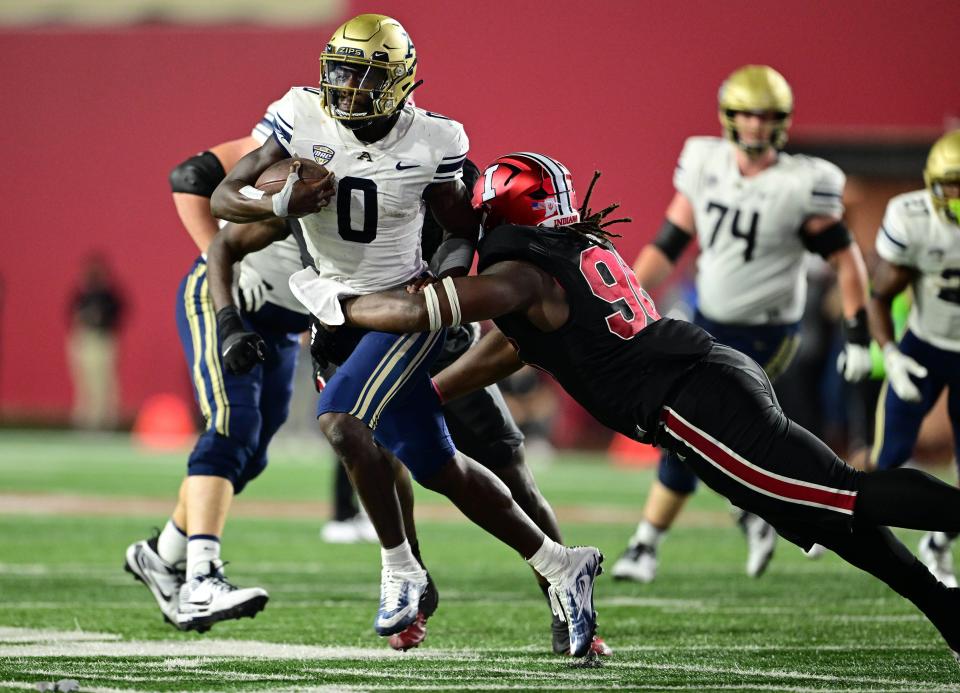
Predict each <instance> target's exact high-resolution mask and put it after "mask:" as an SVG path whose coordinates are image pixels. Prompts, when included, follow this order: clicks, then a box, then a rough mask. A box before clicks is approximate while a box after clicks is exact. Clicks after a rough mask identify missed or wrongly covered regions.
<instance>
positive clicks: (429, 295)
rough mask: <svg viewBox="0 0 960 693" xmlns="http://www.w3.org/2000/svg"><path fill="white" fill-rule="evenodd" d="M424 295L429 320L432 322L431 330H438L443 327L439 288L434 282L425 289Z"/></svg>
mask: <svg viewBox="0 0 960 693" xmlns="http://www.w3.org/2000/svg"><path fill="white" fill-rule="evenodd" d="M423 297H424V299H425V300H426V302H427V321H428V322H429V323H430V331H431V332H436V331H437V330H439V329H441V328H442V327H443V322H442V321H441V320H440V297H439V296H437V289H436V287H435V286H434V285H433V284H428V285H427V286H426V287H424V289H423Z"/></svg>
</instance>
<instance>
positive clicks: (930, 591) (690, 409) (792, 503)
mask: <svg viewBox="0 0 960 693" xmlns="http://www.w3.org/2000/svg"><path fill="white" fill-rule="evenodd" d="M657 443H658V444H660V445H662V446H663V447H666V448H668V449H670V450H671V451H673V452H676V453H677V454H679V455H680V456H681V458H683V459H684V461H685V462H686V464H687V465H689V466H690V468H691V470H693V472H694V473H695V474H696V475H697V476H698V477H700V479H701V480H703V482H704V483H706V484H707V485H708V486H710V487H711V488H712V489H714V490H715V491H717V492H718V493H720V494H721V495H723V496H726V497H727V498H728V499H730V501H731V502H732V503H733V504H734V505H736V506H737V507H740V508H743V509H744V510H747V511H749V512H752V513H755V514H757V515H759V516H761V517H762V518H764V519H765V520H767V521H768V522H769V523H770V524H772V525H773V526H774V527H775V528H776V530H777V532H778V533H779V534H781V535H782V536H783V537H784V538H786V539H788V540H790V541H792V542H794V543H796V544H798V545H799V546H801V547H803V548H804V549H808V548H810V546H812V545H813V544H822V545H823V546H826V547H828V548H830V549H832V550H833V551H835V552H836V553H837V554H838V555H839V556H841V557H842V558H844V559H845V560H847V561H848V562H850V563H851V564H853V565H855V566H857V567H858V568H860V569H862V570H864V571H866V572H868V573H870V574H871V575H874V576H875V577H877V578H879V579H880V580H883V581H884V582H885V583H887V584H888V585H889V586H890V587H891V588H893V589H894V590H895V591H896V592H898V593H899V594H901V595H902V596H904V597H906V598H907V599H909V600H910V601H911V602H913V603H914V604H915V605H916V606H917V607H918V608H919V609H920V610H921V611H922V612H923V613H924V614H925V615H926V616H927V617H928V618H929V619H930V620H931V621H932V622H933V624H934V625H935V626H937V628H938V629H939V630H940V632H941V634H942V635H943V637H944V638H945V639H946V640H947V642H948V644H950V646H951V647H952V648H953V649H957V650H960V590H958V589H948V588H946V587H944V586H943V585H942V584H941V583H939V582H938V581H937V580H936V579H935V578H934V577H933V575H931V574H930V571H928V570H927V569H926V567H925V566H924V565H923V564H922V563H920V561H918V560H917V559H916V558H915V557H914V556H913V554H911V553H910V551H908V550H907V548H906V547H904V546H903V544H901V543H900V542H899V541H898V540H897V539H896V538H895V537H894V536H893V534H892V533H891V532H890V530H889V529H887V526H888V525H889V526H895V527H905V528H911V529H923V530H934V531H937V530H938V531H956V530H960V489H957V488H954V487H952V486H949V485H948V484H944V483H943V482H941V481H939V480H937V479H935V478H933V477H931V476H929V475H928V474H925V473H923V472H919V471H916V470H906V469H892V470H887V471H884V472H879V473H875V474H865V473H863V472H860V471H858V470H856V469H853V468H852V467H850V466H849V465H847V464H845V463H844V462H843V461H842V460H841V459H840V458H839V457H837V456H836V455H835V454H834V453H833V451H832V450H830V448H828V447H827V446H826V445H825V444H824V443H823V442H821V441H820V440H819V439H817V438H816V437H815V436H813V435H812V434H811V433H809V432H808V431H806V430H805V429H804V428H802V427H801V426H798V425H797V424H795V423H793V422H792V421H791V420H790V419H788V418H787V417H786V416H785V415H784V413H783V411H782V410H781V409H780V406H779V404H778V403H777V399H776V396H775V395H774V393H773V388H772V387H771V386H770V381H769V380H768V379H767V376H766V374H764V372H763V370H762V369H761V368H760V366H758V365H757V364H756V363H755V362H754V361H752V360H751V359H749V358H748V357H746V356H744V355H743V354H741V353H740V352H738V351H736V350H734V349H730V348H729V347H725V346H722V345H716V346H714V347H713V349H712V350H711V351H710V353H709V354H708V355H707V356H706V357H704V359H703V360H702V361H701V362H700V363H699V364H698V365H697V366H695V367H694V368H693V369H692V370H691V371H690V372H689V373H688V374H687V375H686V376H685V377H684V378H683V380H682V381H680V382H679V383H678V387H677V388H675V391H674V393H673V394H672V395H671V396H670V397H668V399H667V401H666V402H665V404H664V407H663V411H662V413H661V426H660V430H659V433H658V437H657Z"/></svg>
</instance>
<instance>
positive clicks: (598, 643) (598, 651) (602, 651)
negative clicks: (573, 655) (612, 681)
mask: <svg viewBox="0 0 960 693" xmlns="http://www.w3.org/2000/svg"><path fill="white" fill-rule="evenodd" d="M590 652H592V653H593V654H595V655H599V656H601V657H609V656H610V655H612V654H613V650H612V649H611V648H610V646H609V645H608V644H607V643H605V642H604V641H603V638H601V637H599V636H596V635H594V636H593V642H592V643H590Z"/></svg>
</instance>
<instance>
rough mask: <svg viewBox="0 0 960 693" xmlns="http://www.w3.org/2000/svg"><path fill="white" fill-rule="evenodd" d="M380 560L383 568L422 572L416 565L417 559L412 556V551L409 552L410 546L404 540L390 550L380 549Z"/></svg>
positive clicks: (418, 565)
mask: <svg viewBox="0 0 960 693" xmlns="http://www.w3.org/2000/svg"><path fill="white" fill-rule="evenodd" d="M380 560H381V562H382V563H383V567H384V568H393V569H394V570H403V571H415V570H423V568H421V567H420V564H419V563H417V559H416V557H415V556H414V555H413V551H411V550H410V544H409V542H408V541H407V540H406V539H404V540H403V543H402V544H399V545H397V546H394V547H393V548H392V549H385V548H383V547H381V548H380Z"/></svg>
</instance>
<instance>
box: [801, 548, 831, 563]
mask: <svg viewBox="0 0 960 693" xmlns="http://www.w3.org/2000/svg"><path fill="white" fill-rule="evenodd" d="M826 552H827V547H826V546H824V545H823V544H814V545H813V546H811V547H810V548H809V549H807V550H806V551H804V552H803V553H804V555H805V556H806V557H807V558H809V559H810V560H811V561H815V560H817V559H818V558H820V557H821V556H822V555H823V554H825V553H826Z"/></svg>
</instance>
